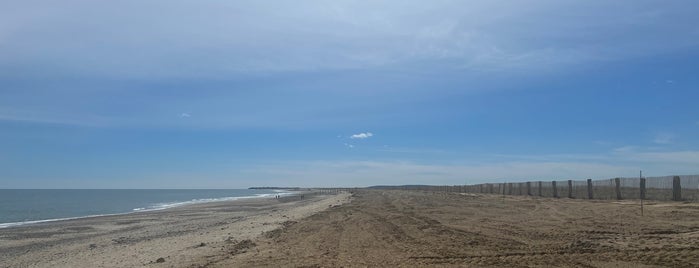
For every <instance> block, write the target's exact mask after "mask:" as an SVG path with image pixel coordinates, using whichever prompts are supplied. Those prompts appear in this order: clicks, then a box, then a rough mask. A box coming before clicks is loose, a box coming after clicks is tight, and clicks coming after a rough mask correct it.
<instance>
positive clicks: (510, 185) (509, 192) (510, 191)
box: [507, 182, 512, 195]
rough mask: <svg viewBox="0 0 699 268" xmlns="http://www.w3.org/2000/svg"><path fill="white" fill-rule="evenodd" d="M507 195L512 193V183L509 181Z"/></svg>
mask: <svg viewBox="0 0 699 268" xmlns="http://www.w3.org/2000/svg"><path fill="white" fill-rule="evenodd" d="M507 195H512V183H511V182H508V183H507Z"/></svg>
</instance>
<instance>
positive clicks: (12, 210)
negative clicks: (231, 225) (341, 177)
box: [0, 189, 288, 228]
mask: <svg viewBox="0 0 699 268" xmlns="http://www.w3.org/2000/svg"><path fill="white" fill-rule="evenodd" d="M276 194H280V192H279V191H274V190H248V189H230V190H10V189H0V228H3V227H10V226H17V225H23V224H28V223H34V222H42V221H52V220H57V219H66V218H78V217H87V216H97V215H109V214H120V213H130V212H138V211H148V210H158V209H165V208H171V207H176V206H182V205H187V204H195V203H204V202H214V201H225V200H235V199H239V198H247V197H272V196H274V195H276ZM282 194H288V193H287V192H283V193H282Z"/></svg>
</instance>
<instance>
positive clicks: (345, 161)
mask: <svg viewBox="0 0 699 268" xmlns="http://www.w3.org/2000/svg"><path fill="white" fill-rule="evenodd" d="M3 6H4V7H3V8H2V9H0V188H243V187H249V186H270V185H290V186H367V185H375V184H423V183H424V184H463V183H481V182H499V181H505V180H509V181H513V180H524V179H535V180H550V179H568V178H572V179H583V178H593V179H601V178H611V177H617V176H636V175H637V174H638V171H639V170H643V171H644V174H647V175H648V176H654V175H669V174H697V173H699V138H698V137H699V108H698V106H697V100H699V89H697V86H699V76H697V71H698V70H699V28H697V27H696V25H699V19H697V18H696V16H695V14H699V4H697V3H696V2H695V1H579V2H577V3H576V2H572V1H511V2H501V3H495V1H430V2H429V4H427V3H426V2H424V1H363V2H360V1H164V0H155V1H148V2H143V1H116V2H115V1H108V2H98V1H61V2H60V3H51V2H39V1H7V2H6V3H5V4H4V5H3Z"/></svg>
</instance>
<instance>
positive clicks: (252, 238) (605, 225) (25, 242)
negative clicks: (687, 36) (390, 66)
mask: <svg viewBox="0 0 699 268" xmlns="http://www.w3.org/2000/svg"><path fill="white" fill-rule="evenodd" d="M0 252H1V253H0V259H2V262H0V263H1V264H0V266H2V267H443V266H447V267H696V263H699V204H697V203H683V202H646V203H645V205H644V211H643V215H641V207H640V203H639V201H638V200H624V201H598V200H594V201H590V200H574V199H565V198H562V199H552V198H538V197H523V196H500V195H481V194H463V193H461V194H459V193H436V192H419V191H374V190H360V191H358V192H355V193H354V194H353V195H351V196H350V194H340V195H325V196H318V197H311V198H309V197H307V198H306V199H304V200H299V198H284V199H282V200H275V199H251V200H245V201H234V202H221V203H210V204H201V205H196V206H188V207H181V208H175V209H170V210H164V211H156V212H148V213H135V214H129V215H121V216H113V217H97V218H90V219H83V220H75V221H65V222H58V223H51V224H44V225H34V226H27V227H21V228H9V229H0Z"/></svg>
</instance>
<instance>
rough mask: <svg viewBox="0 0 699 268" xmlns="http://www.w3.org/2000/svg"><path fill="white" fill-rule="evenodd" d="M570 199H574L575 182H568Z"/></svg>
mask: <svg viewBox="0 0 699 268" xmlns="http://www.w3.org/2000/svg"><path fill="white" fill-rule="evenodd" d="M568 198H573V180H568Z"/></svg>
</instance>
